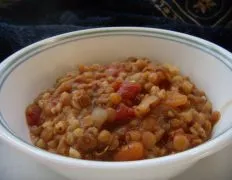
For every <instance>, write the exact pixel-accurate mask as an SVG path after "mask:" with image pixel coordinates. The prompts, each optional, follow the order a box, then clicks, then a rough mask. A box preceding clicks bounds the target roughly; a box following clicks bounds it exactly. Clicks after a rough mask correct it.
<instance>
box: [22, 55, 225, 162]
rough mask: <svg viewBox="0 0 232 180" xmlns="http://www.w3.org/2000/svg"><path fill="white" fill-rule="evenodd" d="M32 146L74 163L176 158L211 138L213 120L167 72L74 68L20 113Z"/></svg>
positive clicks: (200, 96) (172, 71)
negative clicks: (66, 158) (172, 156)
mask: <svg viewBox="0 0 232 180" xmlns="http://www.w3.org/2000/svg"><path fill="white" fill-rule="evenodd" d="M25 114H26V119H27V124H28V126H29V130H30V136H31V139H32V142H33V144H34V145H35V146H37V147H39V148H42V149H45V150H47V151H49V152H52V153H57V154H60V155H64V156H70V157H73V158H78V159H86V160H101V161H132V160H142V159H149V158H156V157H160V156H165V155H169V154H174V153H178V152H181V151H184V150H187V149H189V148H193V147H195V146H198V145H200V144H202V143H204V142H205V141H207V140H208V139H209V138H210V137H211V132H212V128H213V126H214V124H215V123H216V122H217V121H218V120H219V118H220V113H219V112H217V111H213V110H212V104H211V102H210V101H209V100H208V99H207V96H206V94H205V93H204V92H203V91H201V90H199V89H198V88H197V87H196V86H195V85H194V83H193V82H191V81H190V79H189V78H188V77H185V76H183V75H181V74H180V72H179V70H178V69H177V68H176V67H174V66H172V65H167V64H152V63H151V62H150V61H149V60H148V59H146V58H128V59H127V60H125V61H119V62H115V63H112V64H108V65H98V64H94V65H90V66H85V65H79V66H78V67H77V68H76V69H74V70H73V71H72V72H68V73H66V74H65V75H63V76H62V77H60V78H58V79H57V81H56V82H55V84H54V86H53V87H52V88H51V89H48V90H45V91H44V92H42V93H41V94H40V95H38V97H37V98H36V99H35V100H34V102H33V103H32V104H30V105H29V106H28V107H27V109H26V112H25Z"/></svg>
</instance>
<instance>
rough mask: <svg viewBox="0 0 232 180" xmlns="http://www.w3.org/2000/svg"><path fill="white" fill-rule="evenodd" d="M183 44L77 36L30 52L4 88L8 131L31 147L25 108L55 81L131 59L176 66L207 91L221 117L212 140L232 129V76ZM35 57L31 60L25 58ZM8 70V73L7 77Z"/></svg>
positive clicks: (2, 104) (130, 37)
mask: <svg viewBox="0 0 232 180" xmlns="http://www.w3.org/2000/svg"><path fill="white" fill-rule="evenodd" d="M181 41H182V40H181V39H178V38H175V37H172V39H167V37H166V38H164V37H160V36H158V35H157V36H153V35H152V36H149V35H147V36H144V35H140V34H123V33H121V34H111V35H109V34H107V35H99V36H94V37H93V36H92V37H90V36H84V37H78V38H76V37H73V38H70V39H69V40H68V41H67V40H66V41H60V42H58V43H50V44H49V45H47V46H44V47H42V48H41V47H36V48H35V49H36V50H33V51H31V52H26V51H25V54H24V55H23V56H22V57H21V58H19V57H15V58H14V59H15V61H16V60H17V63H18V64H17V65H15V67H14V68H9V69H8V70H7V72H6V73H9V75H8V76H7V77H5V81H4V83H3V84H2V85H1V87H0V88H1V89H0V99H1V101H0V111H1V114H2V116H3V118H4V120H5V121H6V123H7V125H8V127H9V128H10V129H11V130H12V131H13V132H14V133H15V134H16V135H17V136H18V137H20V138H22V139H23V140H25V141H27V142H28V143H30V139H29V135H28V128H27V125H26V121H25V115H24V112H25V108H26V106H27V105H28V104H29V103H31V102H32V101H33V99H34V98H35V97H36V96H37V95H38V94H39V93H40V92H42V91H43V90H45V89H46V88H49V87H51V86H52V85H53V83H54V82H55V80H56V78H57V77H58V76H60V75H62V74H63V73H64V72H66V71H70V70H72V68H74V67H75V65H77V64H91V63H110V62H112V61H118V60H123V59H125V58H126V57H129V56H138V57H148V58H150V59H151V60H155V61H157V60H158V61H159V62H164V63H171V64H173V65H176V66H177V67H179V68H180V70H181V72H182V73H183V74H184V75H187V76H189V77H190V78H191V80H192V81H193V82H194V83H195V84H196V85H197V86H198V87H199V88H200V89H202V90H204V91H205V92H206V94H207V95H208V98H209V99H210V100H211V102H212V103H213V107H214V109H217V110H220V111H221V113H222V118H221V121H220V122H219V123H218V124H217V126H216V127H215V129H214V132H213V138H214V137H216V136H217V135H219V134H221V133H223V132H224V131H225V130H227V129H229V128H230V127H231V126H232V122H231V121H230V117H232V110H229V109H230V108H231V107H230V104H231V103H230V102H231V100H232V93H231V92H232V83H230V81H231V79H232V71H231V69H230V68H229V67H227V66H226V65H225V64H224V63H223V62H222V60H219V59H218V58H217V57H214V56H213V55H211V54H209V53H207V52H206V50H204V49H206V48H204V47H200V46H198V47H194V46H195V45H194V43H193V44H192V45H191V44H189V43H187V42H185V43H187V44H184V43H183V42H181ZM28 55H30V56H29V57H26V56H28ZM8 71H9V72H8Z"/></svg>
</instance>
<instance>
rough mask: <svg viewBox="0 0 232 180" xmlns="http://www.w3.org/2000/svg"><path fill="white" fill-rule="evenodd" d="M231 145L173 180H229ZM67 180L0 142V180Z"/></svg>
mask: <svg viewBox="0 0 232 180" xmlns="http://www.w3.org/2000/svg"><path fill="white" fill-rule="evenodd" d="M231 152H232V145H231V146H229V147H227V148H226V149H224V150H222V151H220V152H218V153H216V154H214V155H213V156H211V157H208V158H205V159H203V160H201V161H200V162H199V163H197V164H196V165H195V166H194V167H192V168H190V169H189V170H187V171H186V172H184V174H181V175H179V176H178V177H176V178H174V179H173V180H196V179H197V180H207V179H209V180H217V179H220V180H231V179H232V155H231ZM32 179H33V180H67V179H66V178H64V177H62V176H60V175H58V174H57V173H55V172H53V171H52V170H50V169H48V168H46V167H45V166H43V165H41V164H38V163H36V162H34V161H33V160H32V159H30V158H28V157H27V156H26V155H25V154H23V153H21V152H17V151H16V150H14V149H12V148H10V147H8V146H7V145H5V144H3V143H2V142H0V180H32Z"/></svg>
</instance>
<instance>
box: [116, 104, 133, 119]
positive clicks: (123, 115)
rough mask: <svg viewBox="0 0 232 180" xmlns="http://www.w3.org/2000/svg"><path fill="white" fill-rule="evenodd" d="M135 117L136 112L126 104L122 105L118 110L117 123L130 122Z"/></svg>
mask: <svg viewBox="0 0 232 180" xmlns="http://www.w3.org/2000/svg"><path fill="white" fill-rule="evenodd" d="M134 117H135V111H134V109H132V108H129V107H128V106H126V105H124V104H120V105H119V106H118V108H117V109H116V116H115V121H128V120H130V119H132V118H134Z"/></svg>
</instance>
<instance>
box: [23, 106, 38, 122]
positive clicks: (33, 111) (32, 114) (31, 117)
mask: <svg viewBox="0 0 232 180" xmlns="http://www.w3.org/2000/svg"><path fill="white" fill-rule="evenodd" d="M40 114H41V109H40V107H39V106H38V105H36V104H32V105H30V106H28V108H27V110H26V118H27V124H28V125H29V126H33V125H39V124H40V122H41V120H40Z"/></svg>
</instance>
